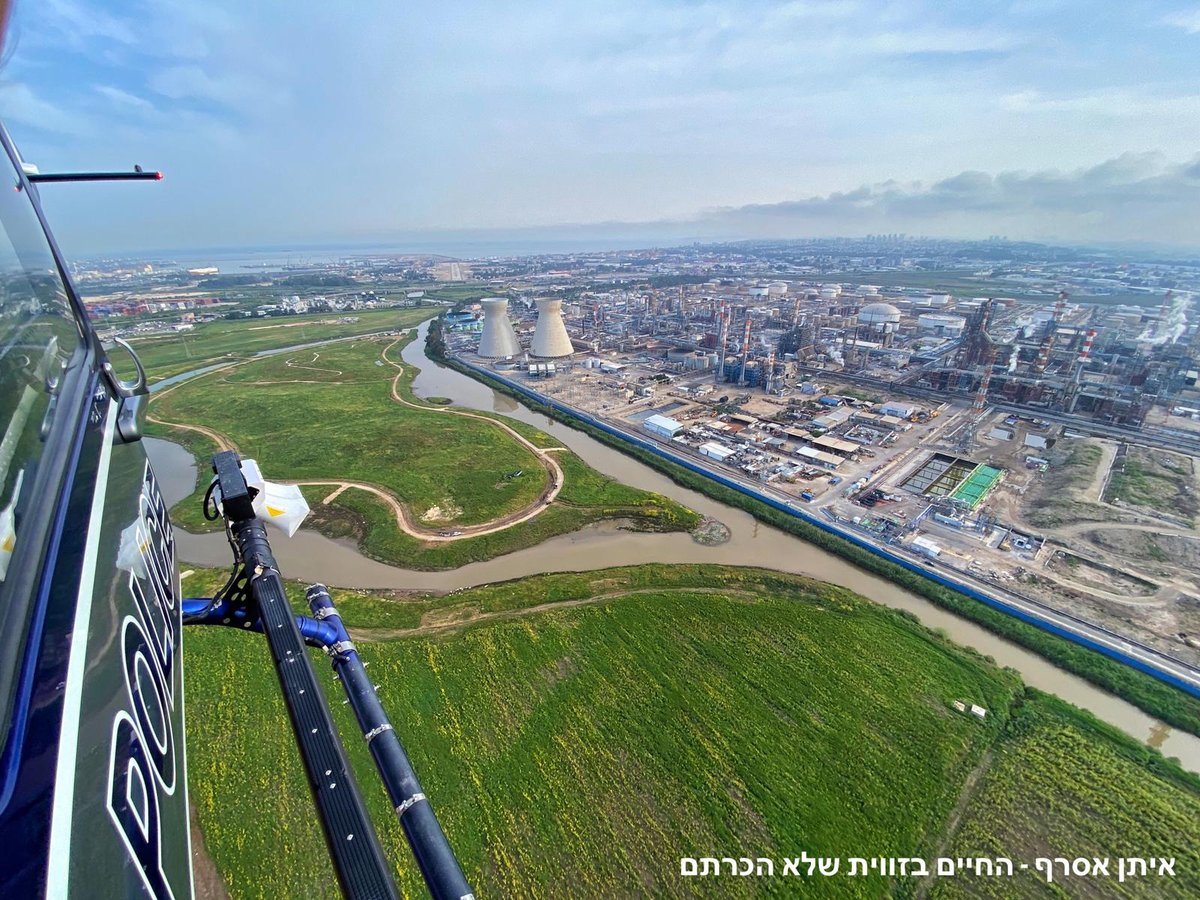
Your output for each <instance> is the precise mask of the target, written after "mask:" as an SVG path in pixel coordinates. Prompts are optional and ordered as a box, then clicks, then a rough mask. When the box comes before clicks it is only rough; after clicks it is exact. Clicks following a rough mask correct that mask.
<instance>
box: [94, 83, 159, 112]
mask: <svg viewBox="0 0 1200 900" xmlns="http://www.w3.org/2000/svg"><path fill="white" fill-rule="evenodd" d="M93 89H94V90H95V91H96V93H97V94H99V95H100V96H101V97H104V98H106V99H108V100H111V101H112V103H113V104H114V105H115V106H119V107H125V108H126V109H135V110H139V111H142V112H152V111H154V104H153V103H151V102H150V101H149V100H147V99H145V98H144V97H139V96H137V95H136V94H131V93H130V92H129V91H125V90H122V89H121V88H119V87H113V86H112V85H111V84H97V85H94V86H93Z"/></svg>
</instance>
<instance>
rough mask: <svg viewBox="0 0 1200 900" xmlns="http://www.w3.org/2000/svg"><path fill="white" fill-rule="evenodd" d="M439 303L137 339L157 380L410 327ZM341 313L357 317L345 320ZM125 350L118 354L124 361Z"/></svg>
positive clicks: (226, 324)
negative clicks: (315, 343)
mask: <svg viewBox="0 0 1200 900" xmlns="http://www.w3.org/2000/svg"><path fill="white" fill-rule="evenodd" d="M436 311H437V308H435V307H430V306H425V307H416V308H412V309H378V310H375V309H373V310H364V311H362V312H352V313H321V314H319V315H313V316H280V317H273V318H266V319H234V320H228V321H226V320H222V321H217V322H204V323H201V324H199V325H197V326H196V327H195V328H194V329H193V330H192V331H182V332H177V333H176V332H171V333H170V334H161V335H153V336H150V337H139V338H133V339H131V341H130V343H131V344H133V347H134V349H135V350H137V352H138V356H139V357H141V360H142V365H143V366H145V367H146V374H147V376H148V377H149V379H150V382H151V384H153V383H154V382H155V381H161V380H162V379H164V378H169V377H170V376H172V375H178V374H179V373H180V372H187V371H190V370H191V369H200V368H203V367H204V366H206V365H211V364H212V363H216V362H225V361H228V362H236V361H237V360H239V359H246V358H248V357H250V356H253V355H254V354H255V353H258V352H259V351H262V350H272V349H274V348H276V347H288V346H291V345H293V344H306V343H308V342H309V341H323V340H327V339H329V338H336V337H346V336H349V335H354V334H366V333H370V332H373V331H387V330H389V329H392V328H409V327H412V326H414V325H417V324H419V323H421V322H424V321H425V320H426V319H428V318H429V317H430V316H431V315H433V314H435V313H436ZM341 319H356V320H357V321H354V322H348V321H347V322H343V321H340V320H341ZM122 355H123V354H116V356H117V357H118V360H117V361H118V362H120V361H121V359H120V357H121V356H122Z"/></svg>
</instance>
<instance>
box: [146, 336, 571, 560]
mask: <svg viewBox="0 0 1200 900" xmlns="http://www.w3.org/2000/svg"><path fill="white" fill-rule="evenodd" d="M399 342H400V338H396V340H394V341H392V343H390V344H388V345H387V347H385V348H384V349H383V351H382V352H381V353H380V356H381V357H382V359H383V360H384V361H385V362H386V363H387V364H388V365H390V366H393V367H394V368H395V369H397V372H396V376H395V377H394V378H393V379H392V385H391V396H392V399H393V400H395V401H396V402H397V403H400V404H403V405H404V406H407V407H409V408H411V409H417V410H421V411H422V412H428V413H441V414H443V415H451V416H463V417H464V418H468V419H479V420H481V421H484V422H488V423H489V424H491V425H494V426H495V427H497V428H500V429H503V430H504V431H505V432H506V433H507V434H508V435H509V436H510V437H512V438H513V440H515V441H517V443H519V444H521V445H522V446H523V447H525V448H526V449H527V450H529V451H530V452H531V453H533V455H534V456H535V457H536V458H537V460H538V462H539V463H540V464H541V465H542V467H543V468H544V469H545V470H546V472H547V474H548V475H549V477H550V487H549V488H548V489H547V490H546V491H544V492H543V493H542V495H541V496H540V497H539V498H538V499H537V500H535V501H534V502H533V503H531V504H530V505H529V506H527V507H525V508H524V509H521V510H517V511H516V512H512V513H508V514H507V515H504V516H501V517H500V518H498V519H493V520H492V521H491V522H483V523H480V524H478V525H463V526H458V527H451V528H443V529H434V528H426V527H424V526H422V525H420V524H418V523H417V522H415V521H414V520H413V518H412V516H411V513H410V511H409V509H408V508H407V507H406V506H405V505H404V503H403V501H401V500H400V498H399V497H397V496H396V495H395V494H393V493H392V492H391V491H388V490H386V489H384V488H381V487H379V486H377V485H374V484H369V483H367V482H362V481H348V480H345V479H315V480H289V481H285V482H281V483H284V484H296V485H301V486H303V485H326V486H329V487H333V488H336V490H334V491H333V492H332V493H330V494H329V495H328V496H326V497H325V499H324V500H323V501H322V503H324V504H328V503H330V502H332V501H333V500H335V499H336V498H337V497H338V495H339V494H341V493H342V492H343V491H345V490H347V489H350V488H354V489H356V490H360V491H365V492H366V493H368V494H371V495H373V496H375V497H377V498H379V499H380V500H381V501H383V502H384V503H385V504H386V505H387V506H388V507H389V508H390V509H391V510H392V513H393V515H394V516H395V519H396V527H397V528H399V529H400V530H401V531H403V532H404V533H405V534H407V535H409V536H410V537H414V538H417V539H418V540H421V541H427V542H429V543H446V542H449V541H461V540H466V539H467V538H473V537H480V536H481V535H485V534H494V533H495V532H497V531H503V530H505V529H506V528H512V527H513V526H514V525H520V524H521V523H522V522H528V521H529V520H530V519H532V518H534V517H535V516H537V515H539V514H540V513H541V512H542V511H543V510H545V509H547V508H549V506H550V504H551V503H553V502H554V500H555V498H556V497H558V494H559V492H560V491H561V490H562V488H563V484H564V482H565V480H566V476H565V475H564V474H563V470H562V467H561V466H560V465H559V464H558V460H556V459H555V458H554V457H553V456H551V455H550V454H551V453H553V452H555V451H562V450H566V449H567V448H566V447H547V448H542V447H538V446H536V445H535V444H534V443H532V442H531V441H530V440H528V439H527V438H526V437H525V436H524V435H522V434H521V433H520V432H518V431H517V430H516V429H514V428H512V427H510V426H509V425H507V424H505V423H504V422H501V421H500V420H498V419H493V418H491V417H490V416H485V415H480V414H478V413H472V412H466V411H464V410H457V409H447V408H444V407H438V406H422V405H421V404H418V403H413V402H411V401H409V400H406V399H405V398H404V397H402V396H400V392H399V390H398V385H399V384H400V379H401V378H402V377H403V376H404V367H403V366H401V365H400V364H399V363H397V362H394V361H393V360H392V359H390V358H389V357H388V355H387V354H388V351H389V350H391V349H392V347H394V346H396V344H397V343H399ZM253 361H254V360H242V361H239V362H237V363H233V364H231V365H229V366H225V367H224V368H221V369H215V370H213V371H212V372H206V373H205V374H204V375H201V376H200V377H201V378H203V377H206V376H207V375H215V374H217V373H219V372H228V371H229V370H230V369H232V368H235V367H236V366H239V365H245V364H246V363H247V362H253ZM286 362H287V364H288V365H290V363H291V360H288V361H286ZM294 368H307V367H305V366H295V367H294ZM326 371H332V370H326ZM338 374H341V373H340V372H339V373H338ZM181 383H182V384H186V383H188V382H181ZM272 383H278V384H282V383H285V382H272ZM289 383H290V382H289ZM320 383H322V384H329V383H330V382H320ZM178 386H179V385H174V386H172V387H170V388H168V389H167V390H165V391H163V392H162V393H160V394H156V395H155V396H154V399H158V398H159V397H164V396H166V395H167V394H169V393H171V391H173V390H175V388H176V387H178ZM146 418H148V419H149V420H150V421H152V422H155V423H157V424H159V425H166V426H168V427H170V428H178V429H180V430H183V431H193V432H196V433H197V434H202V435H204V436H205V437H207V438H208V439H209V440H211V441H213V442H214V443H215V444H216V445H217V448H218V449H219V450H236V449H237V446H236V445H235V444H234V443H233V441H232V440H230V438H229V437H228V436H226V435H224V434H221V432H219V431H216V430H214V429H212V428H207V427H205V426H203V425H188V424H184V423H182V422H168V421H166V420H165V419H160V418H158V417H157V416H152V415H150V413H149V412H147V414H146Z"/></svg>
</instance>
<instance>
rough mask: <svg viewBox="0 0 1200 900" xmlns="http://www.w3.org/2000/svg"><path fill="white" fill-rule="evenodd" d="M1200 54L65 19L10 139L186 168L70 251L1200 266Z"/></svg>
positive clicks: (1169, 8)
mask: <svg viewBox="0 0 1200 900" xmlns="http://www.w3.org/2000/svg"><path fill="white" fill-rule="evenodd" d="M1198 50H1200V8H1197V7H1195V6H1194V5H1193V6H1188V5H1187V4H1179V3H1170V2H1145V3H1142V2H1139V3H1131V4H1124V5H1121V6H1120V7H1115V6H1114V7H1107V8H1103V9H1097V8H1096V7H1095V6H1094V4H1088V3H1083V2H1081V0H1060V2H1056V3H1052V4H1037V3H1029V2H1026V0H1013V2H1007V3H1005V2H988V3H982V4H972V5H970V6H967V7H962V8H954V9H949V8H945V7H944V5H940V4H932V3H927V2H922V0H905V2H901V3H895V4H889V5H888V6H887V7H885V8H876V7H875V6H873V5H867V4H859V3H855V2H793V3H782V4H775V3H766V2H761V0H736V2H734V0H731V2H729V3H722V4H712V3H684V2H670V0H653V2H648V3H646V2H643V3H632V2H623V0H615V2H614V0H607V2H604V3H582V4H579V5H573V6H572V7H571V8H570V9H566V8H564V7H562V6H560V5H558V4H552V3H547V2H544V0H528V2H524V3H520V4H505V3H495V4H480V5H476V6H471V7H460V8H455V9H448V8H445V7H443V6H442V5H438V4H423V3H418V4H414V5H412V6H411V7H410V8H406V9H405V10H403V11H400V10H398V9H396V8H394V7H392V6H391V5H390V4H385V3H382V2H374V3H364V4H361V5H356V6H355V7H354V9H353V10H351V11H346V10H343V9H339V8H335V7H330V6H328V5H327V4H318V3H314V2H311V0H303V2H293V3H286V4H284V3H263V4H256V5H254V6H252V7H247V6H245V5H243V4H236V3H233V2H230V0H215V2H214V3H211V4H206V5H205V6H204V7H203V9H200V8H194V7H192V6H191V5H189V4H186V3H183V2H182V0H167V2H160V3H155V4H146V5H144V6H139V5H135V6H132V7H130V6H126V5H119V4H116V3H112V2H106V0H48V2H46V3H44V4H40V5H37V6H35V5H33V4H29V3H22V4H18V5H17V6H16V10H15V14H14V20H13V23H12V27H11V29H10V35H9V41H8V48H7V62H6V66H5V68H4V71H3V78H2V80H0V115H3V117H4V118H5V120H6V122H7V124H8V125H9V128H10V130H11V131H12V133H13V135H14V138H15V139H16V141H17V143H18V145H19V146H20V147H21V149H22V152H23V154H24V156H25V157H26V158H27V159H28V160H30V161H32V162H34V163H36V164H38V165H39V166H40V167H41V168H42V170H43V171H52V170H64V169H80V168H128V167H130V166H132V165H133V164H134V163H139V164H142V165H144V166H147V167H154V168H161V169H163V170H164V171H165V172H166V179H165V180H164V181H163V182H161V183H160V184H154V185H119V186H117V185H107V186H97V185H73V186H55V187H53V188H50V187H47V188H46V189H45V190H44V191H43V196H44V198H45V203H46V207H47V210H48V212H49V213H50V215H51V217H52V220H53V222H54V224H55V227H56V231H57V233H58V235H59V238H60V240H61V242H62V243H63V245H64V249H65V250H66V251H67V252H68V253H69V254H71V255H90V254H94V253H103V252H112V251H116V250H120V249H128V248H130V247H140V246H146V245H149V244H155V245H164V246H167V247H187V246H218V245H221V246H238V245H245V244H254V245H269V244H287V243H292V242H308V243H311V242H322V243H326V242H328V243H340V242H346V243H356V242H378V241H388V240H393V239H395V238H393V236H395V235H407V236H409V239H413V238H412V236H415V235H430V234H433V235H435V237H434V238H433V239H434V240H440V239H441V238H440V237H437V235H442V234H446V233H460V232H462V233H475V232H488V233H489V234H503V233H512V232H529V231H537V232H541V233H545V234H547V235H548V234H550V233H553V232H555V231H559V230H564V229H565V230H568V231H572V232H573V233H578V232H579V231H580V230H585V231H587V230H590V231H591V232H594V233H601V232H602V233H603V235H604V236H605V238H606V239H609V240H613V239H616V238H614V237H612V235H613V234H615V233H616V232H617V231H624V232H625V233H632V234H633V235H634V236H633V237H631V238H630V239H631V240H641V239H646V240H653V241H676V240H681V239H698V240H736V239H759V238H772V239H776V238H778V239H799V238H805V237H817V236H822V235H829V234H866V233H892V232H907V233H914V234H937V235H940V236H944V237H946V238H951V239H954V238H959V239H970V238H977V237H981V236H986V235H991V234H1004V235H1007V236H1008V237H1010V238H1012V239H1014V240H1016V239H1030V240H1038V241H1043V242H1051V243H1058V244H1077V243H1113V242H1134V243H1139V244H1161V245H1170V246H1174V247H1179V248H1184V247H1189V248H1195V247H1200V217H1198V216H1197V215H1196V214H1195V210H1196V209H1197V208H1200V76H1197V74H1196V70H1195V65H1194V61H1195V58H1196V54H1197V51H1198ZM50 60H53V65H51V64H50V62H49V61H50ZM564 223H573V224H564ZM642 236H644V238H643V237H642ZM589 239H597V238H589Z"/></svg>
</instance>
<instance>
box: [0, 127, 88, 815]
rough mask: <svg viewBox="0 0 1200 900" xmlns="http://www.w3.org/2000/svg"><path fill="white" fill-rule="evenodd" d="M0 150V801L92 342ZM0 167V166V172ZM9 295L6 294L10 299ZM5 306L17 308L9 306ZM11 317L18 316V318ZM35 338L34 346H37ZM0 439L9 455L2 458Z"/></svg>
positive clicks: (41, 612)
mask: <svg viewBox="0 0 1200 900" xmlns="http://www.w3.org/2000/svg"><path fill="white" fill-rule="evenodd" d="M0 145H2V147H3V151H4V155H5V156H7V163H8V165H11V166H12V169H3V171H4V172H8V173H11V174H12V176H13V179H12V180H11V181H10V184H11V185H12V188H11V189H10V190H7V191H6V190H5V189H4V187H3V186H2V185H0V435H3V437H0V470H2V471H0V555H3V556H4V557H5V559H4V562H5V563H6V565H5V567H4V577H3V579H2V580H0V760H3V761H5V763H6V764H5V765H4V766H3V771H2V772H0V779H3V787H2V788H0V805H3V804H4V803H5V802H6V801H7V797H8V795H9V792H10V790H11V787H12V784H11V776H12V775H13V774H14V772H13V767H14V764H15V752H14V751H16V752H19V747H20V742H21V738H22V736H23V731H24V725H25V720H26V718H27V716H28V713H29V703H30V701H31V692H32V690H33V684H32V667H33V665H34V664H35V663H36V660H37V656H38V653H39V650H40V646H39V645H40V635H41V627H42V622H43V620H44V616H45V612H46V609H45V605H46V603H47V602H48V599H49V598H48V590H47V588H48V579H49V578H50V577H51V576H52V574H53V573H52V568H53V565H54V563H55V560H54V559H52V558H51V555H50V554H51V543H52V542H53V539H54V537H55V535H56V533H57V529H58V528H60V527H61V516H62V513H63V510H64V509H65V504H66V503H67V500H68V497H67V495H66V493H65V490H66V489H67V488H68V487H69V483H70V476H71V475H72V471H71V470H72V468H73V465H74V462H75V456H76V451H77V448H78V439H79V437H80V429H81V425H82V422H83V418H82V414H83V412H84V409H85V406H86V404H87V402H88V400H89V398H90V397H91V394H92V390H93V384H94V383H95V378H96V376H97V356H98V351H99V342H98V340H97V339H96V337H95V333H94V331H93V330H92V328H91V326H90V323H89V321H88V318H87V314H86V312H85V311H84V307H83V304H82V302H81V300H80V298H79V296H78V294H77V293H76V292H75V290H74V286H73V285H72V284H71V281H70V278H69V277H68V275H67V272H66V268H65V266H64V265H63V264H62V256H61V254H60V253H59V250H58V247H57V245H56V244H55V242H54V239H53V237H52V235H51V233H50V230H49V228H48V227H47V225H46V220H45V216H44V214H43V212H42V209H41V204H40V201H39V197H38V194H37V188H36V186H34V185H32V184H31V183H30V182H29V180H28V178H27V177H26V176H25V174H24V171H23V168H22V164H21V159H20V156H19V155H18V153H17V152H16V149H15V147H14V146H13V144H12V141H11V139H10V138H9V136H8V133H7V132H6V131H5V130H3V128H0ZM4 165H5V162H4V161H3V160H0V167H3V166H4ZM10 289H11V290H13V291H15V292H16V293H15V294H10V293H9V291H10ZM14 299H15V300H16V303H17V307H16V308H12V307H10V305H9V301H10V300H14ZM21 304H24V307H25V308H24V309H23V310H22V309H21V308H20V306H21ZM22 312H25V313H28V314H29V315H28V316H27V318H26V319H25V320H24V321H22V320H20V314H21V313H22ZM7 320H11V321H7ZM6 324H7V326H8V327H6ZM38 337H42V338H43V339H44V340H43V341H42V342H41V343H39V342H38V340H37V338H38ZM30 338H32V339H30ZM22 340H24V342H25V343H24V344H23V345H22V344H20V343H19V342H20V341H22ZM39 351H40V352H39ZM3 395H7V396H3ZM22 404H24V405H25V408H24V409H23V410H22V408H21V405H22ZM6 406H7V407H8V409H6V408H5V407H6ZM10 410H11V411H12V412H13V413H18V414H19V415H20V417H21V420H20V421H17V420H16V417H15V416H14V415H12V414H10ZM14 425H15V426H16V427H15V428H14ZM6 443H7V444H9V446H10V448H11V449H10V450H9V451H7V452H8V453H9V458H8V459H7V460H6V459H5V458H4V455H5V452H6V451H5V450H4V449H3V448H4V445H5V444H6ZM18 488H19V490H18ZM39 601H40V602H39ZM81 637H82V638H83V639H85V640H86V637H87V636H86V635H83V636H81Z"/></svg>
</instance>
